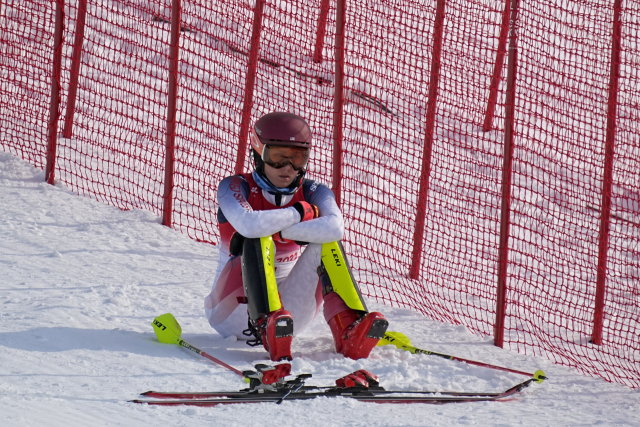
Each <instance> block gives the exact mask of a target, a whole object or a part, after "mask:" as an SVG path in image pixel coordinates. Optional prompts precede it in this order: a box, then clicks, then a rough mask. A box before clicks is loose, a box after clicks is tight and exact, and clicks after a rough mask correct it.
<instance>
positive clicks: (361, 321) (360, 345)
mask: <svg viewBox="0 0 640 427" xmlns="http://www.w3.org/2000/svg"><path fill="white" fill-rule="evenodd" d="M328 323H329V327H330V328H331V333H332V334H333V340H334V341H335V343H336V351H337V352H338V353H340V354H343V355H344V356H345V357H348V358H350V359H353V360H356V359H364V358H367V357H369V353H371V350H373V347H375V346H376V344H378V341H380V339H381V338H382V337H383V336H384V333H385V332H386V331H387V327H388V326H389V322H388V321H387V319H385V318H384V316H383V315H382V314H381V313H378V312H375V311H374V312H371V313H366V314H365V315H362V316H361V315H359V314H358V312H357V311H355V310H353V309H350V308H349V309H347V310H344V311H341V312H340V313H338V314H336V315H335V316H333V317H332V318H331V319H330V320H329V322H328Z"/></svg>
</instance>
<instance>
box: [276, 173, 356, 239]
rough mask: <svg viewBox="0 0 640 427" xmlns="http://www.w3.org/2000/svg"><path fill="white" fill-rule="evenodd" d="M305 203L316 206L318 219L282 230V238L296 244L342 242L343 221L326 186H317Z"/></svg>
mask: <svg viewBox="0 0 640 427" xmlns="http://www.w3.org/2000/svg"><path fill="white" fill-rule="evenodd" d="M307 202H309V203H311V204H313V205H316V206H317V207H318V210H319V211H320V217H319V218H316V219H312V220H310V221H304V222H298V223H296V224H293V225H291V226H289V227H287V228H283V229H282V232H281V234H282V237H284V238H285V239H289V240H295V241H297V242H309V243H329V242H335V241H337V240H342V237H343V235H344V220H343V219H342V212H340V208H338V205H337V204H336V199H335V197H334V195H333V192H332V191H331V190H330V189H329V187H327V186H326V185H323V184H319V185H317V188H315V190H314V191H312V192H311V194H310V196H309V197H308V199H307Z"/></svg>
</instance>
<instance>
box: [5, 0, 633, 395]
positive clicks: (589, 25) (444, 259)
mask: <svg viewBox="0 0 640 427" xmlns="http://www.w3.org/2000/svg"><path fill="white" fill-rule="evenodd" d="M58 1H59V2H60V4H63V3H62V0H58ZM85 3H86V16H84V18H83V14H82V13H80V12H81V11H82V10H83V9H85V6H84V5H85ZM369 3H370V2H362V3H356V2H348V5H347V10H346V26H345V32H344V37H345V39H344V46H345V50H344V64H343V65H344V90H343V93H342V95H343V105H342V107H343V115H342V120H343V127H342V135H343V138H342V147H343V155H342V176H341V177H340V178H341V186H342V190H341V194H340V195H341V201H342V206H341V207H342V209H343V212H344V216H345V221H346V236H345V242H344V243H345V246H346V248H347V251H348V252H349V254H350V256H351V261H352V266H353V268H354V273H355V275H356V277H357V278H358V280H359V282H360V283H361V286H362V290H363V293H364V294H365V295H367V296H368V297H370V298H373V299H375V300H377V301H381V302H385V303H388V304H392V305H397V306H404V307H410V308H413V309H415V310H418V311H420V312H422V313H424V314H425V315H427V316H429V317H431V318H434V319H438V320H442V321H447V322H453V323H457V324H464V325H465V326H466V327H468V328H469V329H470V330H472V331H474V332H476V333H479V334H484V335H491V334H493V327H494V323H496V311H497V310H496V284H497V264H498V248H499V242H500V229H501V221H503V220H504V218H505V216H504V215H503V214H502V213H501V204H502V185H503V182H502V173H503V161H504V159H503V152H504V145H505V139H504V132H505V128H506V125H505V119H506V113H505V111H506V102H507V101H506V97H505V91H506V79H505V78H506V75H507V69H506V67H507V63H506V57H505V59H504V64H503V63H502V62H497V58H501V55H500V52H504V51H505V49H506V48H505V45H504V42H505V39H504V37H506V34H507V31H506V29H507V27H506V26H505V25H506V24H508V21H507V20H504V17H505V16H506V17H508V15H505V14H504V11H505V2H504V1H492V0H474V1H463V0H447V1H440V2H432V1H429V2H427V1H422V0H413V1H393V0H384V1H381V2H377V3H375V4H369ZM519 3H520V6H519V10H518V20H517V22H516V23H515V27H516V34H517V52H518V63H517V68H516V73H515V91H516V92H515V93H516V95H515V109H514V111H515V117H514V129H515V134H514V139H513V161H512V166H511V170H510V171H508V172H510V174H511V175H510V176H511V180H512V187H511V196H510V202H511V203H510V207H511V210H510V212H509V216H508V217H509V218H510V234H509V242H508V243H509V251H510V252H509V258H508V269H507V278H506V279H507V280H506V283H507V289H506V319H505V332H504V340H505V343H506V345H507V346H509V347H510V348H513V349H517V350H519V351H522V352H526V353H533V354H543V355H545V356H547V357H549V358H551V359H552V360H555V361H556V362H558V363H563V364H567V365H571V366H574V367H577V368H578V369H580V370H582V371H583V372H585V373H589V374H593V375H600V376H602V377H604V378H606V379H608V380H612V381H619V382H622V383H625V384H628V385H632V386H636V387H637V386H639V385H640V368H639V366H638V359H639V358H640V345H639V344H638V343H639V339H638V336H639V333H640V331H639V329H638V317H639V316H640V288H639V286H640V285H638V283H640V280H639V279H640V247H639V243H638V242H640V235H639V233H640V178H639V177H640V174H639V173H638V171H639V170H640V131H639V130H638V126H637V123H638V120H639V119H640V117H639V113H638V111H640V108H639V107H640V90H639V89H638V87H639V86H640V85H639V83H640V82H639V80H640V75H639V74H640V71H639V70H640V47H639V46H638V41H637V40H638V36H639V34H638V32H639V30H640V22H639V19H638V16H640V6H639V5H638V4H637V3H636V2H631V1H624V0H623V1H622V2H621V5H622V6H621V8H620V9H619V11H618V12H619V13H618V15H617V16H619V22H620V28H621V36H620V46H621V51H620V72H619V73H620V77H619V81H618V91H617V98H615V99H617V102H618V103H617V110H615V111H614V110H612V108H611V105H612V103H611V102H610V101H611V100H612V99H613V98H611V69H612V67H611V65H612V64H611V58H612V46H613V43H612V40H613V34H614V31H613V28H614V24H613V23H614V17H615V16H616V15H615V14H614V11H615V9H614V2H613V0H612V1H611V2H608V3H607V4H603V3H602V2H600V1H596V0H580V1H568V0H554V1H552V2H527V1H524V0H521V1H520V2H519ZM441 6H442V8H441V9H438V7H441ZM323 7H325V8H327V9H326V10H325V11H327V10H328V14H326V15H325V14H324V13H322V12H323V10H322V8H323ZM1 8H2V9H1V13H0V23H1V25H2V31H1V32H0V37H1V39H0V41H1V42H2V45H1V46H0V49H1V50H0V60H1V61H2V62H1V64H2V68H1V69H0V79H1V81H2V93H1V97H0V101H1V103H2V104H1V108H0V118H1V119H2V125H1V126H0V135H1V144H2V148H3V150H5V151H9V152H12V153H14V154H16V155H18V156H21V157H23V158H25V159H27V160H29V161H31V162H32V163H34V164H35V165H37V166H39V167H44V164H45V157H46V145H47V137H48V136H47V135H48V128H47V124H48V119H49V106H50V102H51V99H50V90H51V76H52V72H53V63H54V61H53V58H54V52H53V40H54V37H53V33H54V25H55V23H54V18H55V14H54V10H55V2H53V1H45V0H42V1H38V2H27V1H11V0H4V1H3V2H2V3H1ZM255 10H256V3H255V1H238V0H236V1H225V2H222V1H214V2H210V1H206V2H205V1H185V0H182V1H181V20H180V22H179V24H180V25H179V26H180V30H181V31H180V32H179V61H178V65H179V66H178V69H179V71H178V74H177V76H178V80H177V82H178V84H177V92H176V94H175V100H176V116H175V121H176V127H175V133H174V134H173V135H171V137H172V139H170V140H173V141H174V146H175V151H174V156H175V161H174V164H173V168H174V173H173V184H174V187H173V198H172V201H173V207H172V212H170V214H171V217H172V221H173V226H174V227H175V228H177V229H179V230H181V231H182V232H184V233H186V234H188V235H189V236H191V237H192V238H194V239H197V240H200V241H204V242H209V243H213V244H216V243H217V242H218V238H219V234H218V229H217V223H216V217H215V212H216V210H217V203H216V196H215V190H216V187H217V184H218V182H219V181H220V180H221V179H222V178H224V177H225V176H228V175H230V174H232V173H234V171H235V169H236V161H237V159H238V146H239V143H240V142H241V135H242V132H243V129H242V124H243V122H242V111H243V108H244V106H245V103H246V101H247V100H248V99H249V97H248V96H247V95H248V92H247V88H248V87H251V85H250V83H251V81H248V80H247V75H248V68H249V66H250V64H251V61H250V58H251V54H252V50H251V46H252V34H253V31H254V19H255V17H256V13H255ZM439 13H440V14H441V15H440V16H442V17H443V18H444V19H443V25H442V27H441V30H442V32H441V40H442V49H441V51H440V56H439V57H434V56H433V55H434V52H437V49H435V48H436V47H437V43H435V42H434V40H437V39H438V38H437V37H434V34H438V27H437V26H436V25H435V24H434V23H435V22H436V21H437V19H436V17H437V16H438V14H439ZM258 15H259V16H260V14H258ZM325 16H327V18H326V22H324V21H323V17H325ZM171 21H172V0H155V1H142V0H129V1H102V0H87V1H86V2H85V1H82V0H70V1H66V2H65V4H64V39H63V40H64V44H63V50H62V54H63V56H62V70H61V85H62V94H61V97H60V99H61V104H60V105H59V106H58V110H59V112H60V113H61V117H60V120H59V129H58V130H59V135H58V138H57V143H58V147H57V149H58V152H57V158H56V162H57V163H56V168H55V176H56V178H57V179H60V180H61V181H64V182H65V183H67V184H68V185H69V186H70V187H71V188H73V189H74V190H75V191H77V192H78V193H80V194H84V195H88V196H90V197H93V198H96V199H98V200H103V201H105V202H107V203H110V204H112V205H115V206H118V207H120V208H121V209H132V208H143V209H149V210H151V211H153V212H156V213H158V214H161V213H162V211H163V193H164V185H165V157H166V153H165V151H166V142H167V138H168V136H167V128H168V126H167V117H168V112H167V109H168V107H169V106H170V105H171V102H170V99H171V97H172V94H171V93H170V87H169V81H170V78H169V77H170V76H169V74H170V61H171V47H170V40H171V26H172V24H171ZM82 22H84V29H83V31H81V29H82ZM260 23H261V28H260V32H259V36H260V39H259V50H258V51H257V53H256V54H257V56H256V64H257V65H256V69H255V82H254V85H253V89H252V91H251V92H250V94H251V95H252V103H251V110H250V118H251V121H254V120H255V119H257V118H258V117H259V116H260V115H262V114H264V113H267V112H270V111H278V110H280V111H290V112H293V113H296V114H299V115H301V116H303V117H305V118H306V119H307V120H308V121H309V123H310V125H311V127H312V128H313V130H314V150H313V154H312V160H311V164H310V171H309V175H310V177H312V178H314V179H317V180H319V181H322V182H325V183H330V182H332V170H333V166H334V159H333V146H334V125H333V124H334V101H335V100H336V93H335V85H336V74H335V63H334V61H335V58H336V56H335V49H334V47H335V46H336V44H335V33H336V28H337V25H336V3H335V2H327V1H323V0H300V1H287V2H285V1H276V0H269V1H265V2H263V8H262V14H261V21H260ZM319 28H320V29H324V34H325V37H324V38H323V39H320V40H318V39H316V35H317V34H318V33H322V31H318V29H319ZM80 36H83V37H80ZM501 36H502V38H501ZM501 41H502V44H501ZM316 46H321V47H322V50H321V53H322V57H323V61H320V62H314V56H315V54H316V52H315V49H316ZM78 54H80V62H79V63H78V65H77V68H74V67H76V65H74V64H76V62H74V58H77V57H78ZM434 59H435V60H436V61H434ZM502 65H504V67H503V68H502V72H501V74H498V76H497V77H500V79H499V81H498V83H499V84H498V86H497V89H498V92H497V104H496V106H495V109H494V108H493V107H492V104H491V103H490V101H489V100H490V98H491V89H490V88H491V84H492V77H493V76H494V73H495V72H496V70H500V67H501V66H502ZM436 70H437V71H438V73H434V71H436ZM76 77H77V79H76ZM436 79H437V81H436ZM76 80H77V85H76V83H75V82H76ZM435 83H437V84H435ZM436 88H437V91H435V90H434V89H436ZM430 89H431V90H430ZM74 90H75V93H76V95H75V97H74V96H73V92H74ZM338 99H340V98H339V97H338ZM429 105H433V107H434V113H433V114H431V113H429V110H428V108H429ZM488 111H490V112H491V113H495V114H494V115H493V116H492V117H489V119H487V112H488ZM614 113H615V115H613V114H614ZM487 120H488V123H489V125H491V126H489V127H490V129H489V128H485V129H483V127H484V125H485V122H487ZM612 120H614V124H615V129H616V133H615V139H614V141H613V142H614V145H613V147H614V149H613V158H612V165H613V166H612V190H611V199H610V200H611V214H610V232H609V235H608V242H609V248H608V251H605V254H606V255H607V263H606V267H605V268H604V269H605V270H606V271H601V272H600V273H601V275H602V273H604V274H605V275H606V282H605V283H606V290H605V293H604V300H603V307H604V313H603V315H604V317H603V328H602V344H601V345H595V344H593V343H591V342H590V338H591V337H592V335H593V333H594V317H595V306H596V299H597V298H596V295H597V289H598V265H599V262H600V260H601V259H602V258H601V257H602V253H601V252H600V250H599V245H600V242H601V241H602V233H601V219H602V212H601V211H602V207H603V203H602V201H603V188H605V187H604V186H603V180H604V176H605V172H604V170H605V167H604V165H605V162H606V158H607V157H606V150H605V146H606V141H607V126H608V122H609V123H612V122H611V121H612ZM245 131H246V129H245ZM431 131H433V132H432V133H430V132H431ZM427 153H430V156H431V157H430V164H429V167H430V169H429V171H430V173H429V175H428V191H427V192H425V193H423V194H420V193H421V191H420V188H421V187H420V179H421V176H422V175H423V172H422V171H423V166H424V160H425V155H426V154H427ZM244 154H245V156H244V170H245V171H247V170H251V158H250V156H249V155H248V152H247V153H244ZM241 158H242V156H241ZM424 197H426V216H425V219H424V229H423V230H420V232H421V233H422V235H421V236H420V235H416V221H419V217H418V216H417V206H418V205H419V204H420V201H421V200H423V198H424ZM419 237H421V238H422V246H421V248H419V249H420V251H419V253H420V258H419V260H420V264H419V265H416V266H414V265H413V263H414V262H415V261H416V259H415V257H414V256H413V252H414V246H415V244H416V241H419ZM412 271H414V272H417V275H418V277H417V278H411V277H412V276H411V274H412V273H411V272H412Z"/></svg>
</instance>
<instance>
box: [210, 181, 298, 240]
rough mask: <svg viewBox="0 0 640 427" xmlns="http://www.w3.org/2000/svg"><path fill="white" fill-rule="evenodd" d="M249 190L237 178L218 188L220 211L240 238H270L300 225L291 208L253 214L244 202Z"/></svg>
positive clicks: (254, 212)
mask: <svg viewBox="0 0 640 427" xmlns="http://www.w3.org/2000/svg"><path fill="white" fill-rule="evenodd" d="M249 191H250V190H249V185H248V184H247V182H246V181H245V180H244V179H243V178H242V177H240V176H237V175H235V176H230V177H227V178H225V179H223V180H222V181H221V182H220V185H219V186H218V203H219V205H220V210H221V211H222V213H223V214H224V217H225V218H226V220H227V221H229V222H230V223H231V225H232V226H233V228H235V229H236V231H237V232H238V233H240V234H241V235H243V236H244V237H248V238H250V239H251V238H256V237H265V236H271V235H273V234H274V233H277V232H278V231H280V230H282V229H284V228H287V227H290V226H292V225H294V224H297V223H299V222H300V214H299V213H298V211H297V210H296V209H295V208H293V207H289V208H284V209H274V210H266V211H254V210H253V208H251V205H249V202H248V201H247V197H248V195H249Z"/></svg>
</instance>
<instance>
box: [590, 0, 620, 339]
mask: <svg viewBox="0 0 640 427" xmlns="http://www.w3.org/2000/svg"><path fill="white" fill-rule="evenodd" d="M613 8H614V10H613V37H612V40H611V72H610V80H609V101H608V106H607V133H606V142H605V154H604V171H603V179H602V202H601V206H600V232H599V236H598V249H599V250H598V272H597V279H596V280H597V284H596V296H595V307H594V312H593V332H592V334H591V342H592V343H593V344H596V345H600V344H602V328H603V326H604V300H605V297H606V291H607V288H606V282H607V252H608V251H609V228H610V224H611V190H612V187H613V155H614V148H615V137H616V119H617V109H618V80H619V78H620V48H621V46H620V39H621V37H622V29H621V25H620V9H621V0H615V2H614V6H613Z"/></svg>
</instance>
